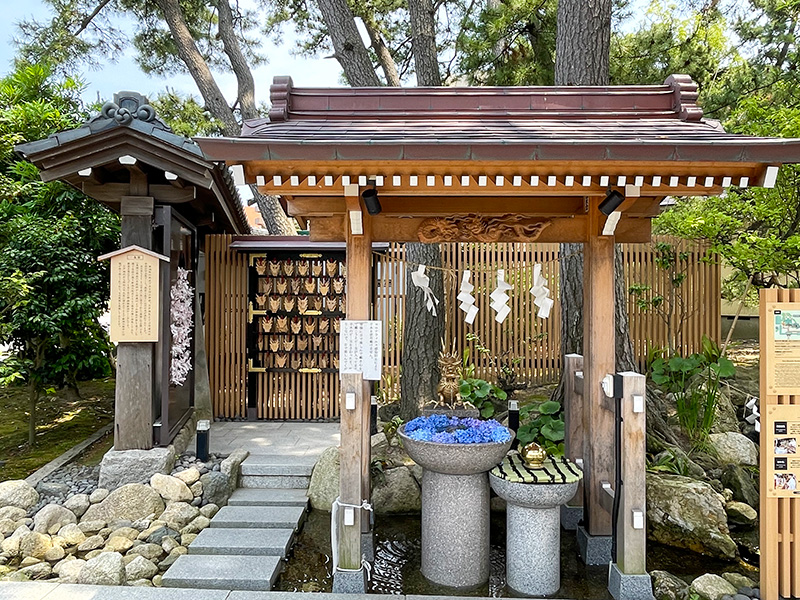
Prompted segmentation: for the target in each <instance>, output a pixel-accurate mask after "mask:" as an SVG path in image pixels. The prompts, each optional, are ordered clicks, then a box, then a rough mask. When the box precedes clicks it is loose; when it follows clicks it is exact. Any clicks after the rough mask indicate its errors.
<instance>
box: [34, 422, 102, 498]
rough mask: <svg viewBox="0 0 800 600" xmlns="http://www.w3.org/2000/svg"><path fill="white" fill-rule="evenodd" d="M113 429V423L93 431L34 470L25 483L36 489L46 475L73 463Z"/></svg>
mask: <svg viewBox="0 0 800 600" xmlns="http://www.w3.org/2000/svg"><path fill="white" fill-rule="evenodd" d="M113 429H114V423H109V424H108V425H106V426H105V427H101V428H100V429H98V430H97V431H95V432H94V433H93V434H92V435H90V436H89V437H88V438H86V439H85V440H83V441H82V442H81V443H80V444H76V445H75V446H73V447H72V448H70V449H69V450H67V451H66V452H64V454H62V455H61V456H58V457H56V458H54V459H53V460H51V461H50V462H49V463H47V464H46V465H45V466H43V467H41V468H40V469H38V470H36V471H35V472H33V473H31V474H30V475H28V476H27V477H26V478H25V481H26V482H27V483H29V484H30V485H32V486H33V487H36V485H37V484H38V483H39V482H40V481H42V480H43V479H44V478H45V477H47V476H48V475H51V474H52V473H53V472H54V471H57V470H58V469H60V468H61V467H63V466H64V465H66V464H67V463H69V462H71V461H73V460H74V459H75V457H76V456H78V455H79V454H80V453H81V452H83V451H84V450H86V448H88V447H89V446H91V445H92V444H94V443H95V442H96V441H97V440H99V439H100V438H102V437H103V436H105V435H106V434H108V433H109V432H110V431H112V430H113Z"/></svg>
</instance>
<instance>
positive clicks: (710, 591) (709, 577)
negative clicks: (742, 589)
mask: <svg viewBox="0 0 800 600" xmlns="http://www.w3.org/2000/svg"><path fill="white" fill-rule="evenodd" d="M689 590H690V591H691V592H692V593H694V594H697V595H698V596H700V598H702V600H720V599H721V598H722V597H723V596H725V595H728V596H733V595H734V594H735V593H736V588H735V587H733V586H732V585H731V584H730V583H728V582H727V581H725V580H724V579H723V578H722V577H720V576H719V575H714V574H712V573H706V574H705V575H701V576H700V577H698V578H697V579H695V580H694V581H693V582H692V585H690V586H689Z"/></svg>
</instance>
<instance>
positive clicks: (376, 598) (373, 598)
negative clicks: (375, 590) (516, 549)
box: [228, 591, 497, 600]
mask: <svg viewBox="0 0 800 600" xmlns="http://www.w3.org/2000/svg"><path fill="white" fill-rule="evenodd" d="M299 593H303V592H237V591H233V592H231V593H230V595H229V596H228V600H298V599H297V595H298V594H299ZM417 597H418V598H434V596H417ZM313 598H314V600H359V599H360V600H403V598H404V596H398V595H396V594H394V595H392V594H369V595H365V594H331V593H328V592H314V596H313ZM449 600H456V599H455V598H450V599H449ZM462 600H463V599H462ZM469 600H480V599H479V598H478V599H474V598H470V599H469ZM491 600H497V599H496V598H492V599H491Z"/></svg>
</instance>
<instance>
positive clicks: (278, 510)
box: [211, 506, 306, 530]
mask: <svg viewBox="0 0 800 600" xmlns="http://www.w3.org/2000/svg"><path fill="white" fill-rule="evenodd" d="M305 515H306V509H305V507H303V506H223V507H222V508H221V509H220V510H219V512H218V513H217V514H216V515H214V518H213V519H211V527H212V528H236V529H238V528H246V529H292V530H297V529H299V527H300V523H302V522H303V519H304V518H305Z"/></svg>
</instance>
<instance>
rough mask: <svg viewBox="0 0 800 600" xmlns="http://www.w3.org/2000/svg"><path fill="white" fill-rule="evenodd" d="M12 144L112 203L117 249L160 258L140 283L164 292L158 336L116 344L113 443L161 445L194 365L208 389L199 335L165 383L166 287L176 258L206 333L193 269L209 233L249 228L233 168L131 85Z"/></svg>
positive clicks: (182, 415) (188, 407) (177, 415)
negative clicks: (186, 367) (89, 110)
mask: <svg viewBox="0 0 800 600" xmlns="http://www.w3.org/2000/svg"><path fill="white" fill-rule="evenodd" d="M16 150H17V152H18V153H20V154H21V155H22V156H23V157H24V158H26V159H27V160H30V161H31V162H32V163H34V164H35V165H36V166H37V167H38V168H39V169H40V174H41V178H42V180H44V181H54V180H57V179H60V180H61V181H64V182H66V183H68V184H69V185H72V186H73V187H75V188H77V189H78V190H80V191H82V192H83V193H85V194H86V195H87V196H89V197H91V198H94V199H95V200H97V201H99V202H101V203H103V204H105V205H106V206H108V207H109V208H111V209H112V210H114V211H115V212H118V213H119V214H120V215H121V217H122V239H121V248H122V249H123V250H124V249H125V248H127V247H129V246H134V245H135V246H139V247H140V248H142V249H144V250H145V251H148V252H151V253H152V252H155V253H157V254H158V255H160V256H161V257H163V258H164V259H166V260H165V261H162V262H163V266H162V267H161V268H160V269H157V271H158V272H157V274H156V278H157V281H155V282H145V283H146V284H148V285H149V284H152V283H155V284H156V287H157V288H158V290H159V292H158V293H159V294H160V298H161V302H160V306H158V307H157V310H158V312H159V314H158V327H159V335H158V336H157V339H158V341H151V342H123V343H120V345H119V347H118V349H117V385H116V398H115V411H114V415H115V416H114V419H115V423H114V449H115V450H135V449H145V450H146V449H150V448H153V447H154V446H166V445H167V444H169V443H170V442H171V441H172V439H173V438H174V437H175V435H176V434H177V433H178V431H179V430H180V428H181V427H182V426H183V424H184V423H186V421H187V420H188V419H189V418H190V416H191V415H192V412H193V407H194V404H195V376H196V374H199V377H200V378H203V377H205V378H206V383H205V385H204V386H202V382H198V384H199V385H201V389H205V391H206V394H207V389H208V384H207V377H208V375H207V369H206V365H205V352H204V348H202V339H201V342H200V343H201V346H200V348H197V350H199V352H197V353H196V352H195V347H194V344H192V345H191V346H190V353H191V356H192V361H193V368H192V369H191V370H190V371H189V376H188V379H187V380H186V381H185V382H184V383H183V385H172V384H171V383H170V377H169V372H170V347H171V340H172V335H171V332H170V320H169V315H170V287H171V286H172V285H174V284H175V281H176V278H177V270H178V268H179V267H180V268H183V269H186V270H188V271H189V272H190V276H191V280H190V283H191V285H192V286H193V288H194V289H195V302H194V323H195V332H197V333H198V334H199V335H202V331H203V329H202V327H198V326H197V323H198V321H199V322H200V323H201V324H202V313H201V310H200V302H199V301H198V300H199V298H198V294H197V289H198V286H201V285H202V283H203V282H202V279H201V278H199V277H197V272H198V270H199V268H200V267H201V265H200V264H199V262H200V261H199V258H200V256H201V253H202V250H203V249H204V245H205V236H206V235H207V234H209V233H236V234H242V233H249V231H250V227H249V226H248V225H247V221H246V219H245V217H244V211H243V209H242V203H241V200H240V198H239V194H238V193H237V191H236V187H235V186H234V184H233V178H232V176H231V174H230V172H229V171H228V169H226V168H224V167H222V166H220V165H218V164H216V163H212V162H210V161H209V160H207V159H206V158H205V157H204V156H203V154H202V152H201V151H200V148H199V147H198V146H197V144H195V143H194V142H193V141H192V140H191V139H189V138H186V137H184V136H181V135H177V134H175V133H173V132H172V131H171V130H170V129H169V127H167V126H166V125H165V124H164V122H163V121H161V120H160V119H159V118H158V117H157V116H156V113H155V110H154V109H153V107H152V106H150V104H148V102H147V99H146V98H144V97H143V96H142V95H140V94H138V93H136V92H120V93H118V94H115V96H114V100H113V102H107V103H106V104H105V105H104V106H103V108H102V110H101V112H100V114H99V115H97V116H95V117H94V118H92V119H90V120H89V121H88V122H87V123H85V124H84V125H82V126H81V127H78V128H76V129H72V130H70V131H63V132H60V133H56V134H53V135H51V136H50V137H48V138H45V139H43V140H37V141H33V142H29V143H26V144H22V145H20V146H17V148H16ZM114 254H117V253H114ZM147 277H150V275H148V276H147ZM199 335H198V337H199ZM193 337H195V336H193ZM198 355H199V357H200V361H199V364H197V363H195V357H196V356H198Z"/></svg>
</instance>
